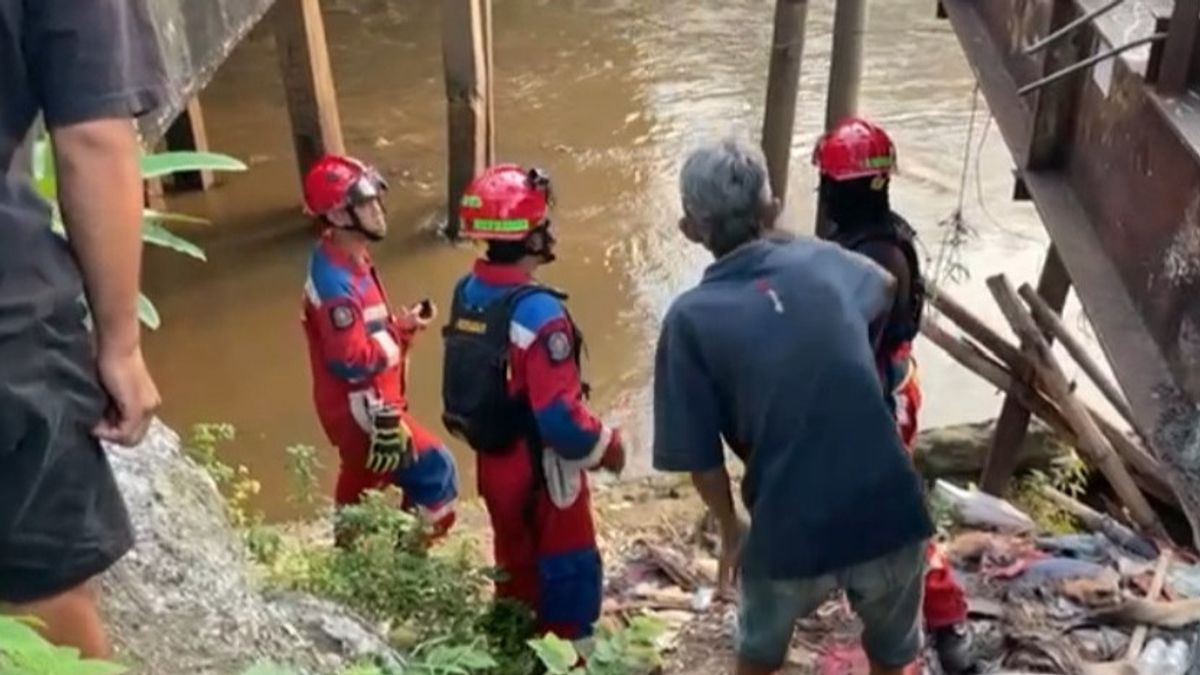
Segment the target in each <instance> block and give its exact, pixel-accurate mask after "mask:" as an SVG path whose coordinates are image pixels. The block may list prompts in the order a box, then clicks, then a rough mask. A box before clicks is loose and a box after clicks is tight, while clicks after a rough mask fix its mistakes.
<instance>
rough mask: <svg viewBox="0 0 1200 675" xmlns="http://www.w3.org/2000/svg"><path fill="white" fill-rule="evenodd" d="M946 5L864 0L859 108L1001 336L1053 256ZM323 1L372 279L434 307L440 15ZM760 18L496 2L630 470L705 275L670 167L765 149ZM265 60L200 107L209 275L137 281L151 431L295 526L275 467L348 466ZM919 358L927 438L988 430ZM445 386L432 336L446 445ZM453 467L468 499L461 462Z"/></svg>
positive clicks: (560, 276)
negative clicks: (330, 402) (387, 184)
mask: <svg viewBox="0 0 1200 675" xmlns="http://www.w3.org/2000/svg"><path fill="white" fill-rule="evenodd" d="M934 4H935V3H933V2H932V1H931V0H888V1H887V2H875V3H871V9H870V15H869V26H868V31H867V35H866V41H867V42H866V45H867V46H866V56H865V74H864V78H863V86H862V94H861V106H862V112H863V113H864V114H866V115H869V116H871V117H873V118H875V119H876V120H878V121H880V122H882V123H883V124H884V125H886V126H887V128H888V129H889V130H890V131H891V133H892V134H893V136H894V137H895V140H896V142H897V144H898V146H899V152H900V165H901V174H900V176H899V177H898V179H897V180H896V182H895V183H894V195H895V197H894V201H895V205H896V207H897V209H898V210H899V211H901V212H902V213H904V214H905V215H906V216H907V217H908V218H909V219H910V220H911V221H912V222H913V223H914V224H915V225H916V226H917V228H918V229H919V231H920V233H921V235H922V238H923V241H924V246H925V248H926V249H927V250H926V252H927V254H928V255H929V256H930V262H929V267H930V273H931V274H935V275H937V276H939V278H944V277H945V274H946V271H947V270H948V269H949V267H950V266H949V265H947V260H949V259H950V258H951V257H956V258H957V259H958V261H959V262H961V263H962V264H963V265H965V266H966V267H968V268H969V269H970V272H971V274H970V277H969V279H966V280H964V281H961V282H958V283H957V286H956V287H955V291H956V293H957V294H958V295H959V297H961V298H963V299H965V300H967V301H968V302H969V304H975V305H978V308H979V311H980V313H981V314H982V315H984V316H985V317H987V318H989V319H992V320H993V322H994V323H995V324H996V325H1002V323H1001V321H1000V314H999V312H998V310H995V309H994V308H993V307H992V303H991V302H990V299H989V296H988V294H987V291H986V289H985V287H984V285H983V281H984V279H985V278H986V277H987V276H989V275H991V274H994V273H997V272H1006V273H1008V274H1010V275H1011V277H1012V278H1014V280H1021V281H1024V280H1032V279H1034V278H1035V277H1036V273H1037V270H1038V268H1039V265H1040V263H1041V259H1042V257H1043V255H1044V246H1045V241H1046V238H1045V235H1044V233H1043V231H1042V229H1041V226H1040V223H1039V221H1038V219H1037V215H1036V212H1035V211H1034V209H1033V208H1032V207H1031V206H1029V205H1027V204H1020V203H1014V202H1012V201H1011V192H1012V176H1011V161H1010V158H1009V155H1008V152H1007V150H1006V149H1005V148H1004V146H1003V143H1002V141H1001V139H1000V135H999V133H998V132H997V131H996V130H995V129H994V128H993V126H992V125H990V124H988V123H987V111H986V107H985V105H984V103H983V100H982V97H979V98H978V99H976V98H975V96H974V95H973V93H974V79H973V77H972V73H971V71H970V69H969V67H968V65H967V64H966V62H965V60H964V59H963V57H962V55H961V53H960V51H959V48H958V44H957V42H956V40H955V38H954V36H953V33H952V32H951V30H950V27H949V25H948V24H947V23H945V22H942V21H939V20H937V19H936V18H935V17H934ZM323 5H324V8H325V16H326V22H327V23H326V28H327V31H328V36H329V40H330V45H331V57H332V62H333V70H334V74H335V78H336V83H337V92H338V98H339V101H340V103H341V114H342V121H343V124H344V127H345V137H346V144H347V146H348V149H349V151H350V152H351V153H353V154H356V155H359V156H362V157H365V158H366V159H368V160H369V161H371V162H373V163H375V164H377V165H378V166H379V167H381V168H382V169H383V170H384V172H385V173H386V174H387V176H388V177H389V179H390V181H391V185H392V190H391V192H390V194H389V216H390V220H391V226H392V234H391V235H390V236H389V238H388V239H387V241H386V242H384V243H382V244H380V245H379V246H378V248H377V249H376V252H375V260H376V264H377V266H378V267H379V270H380V273H381V275H382V278H383V280H384V283H385V284H387V286H388V287H389V291H390V294H391V296H392V298H393V300H394V301H396V302H402V301H404V302H407V301H412V300H416V299H419V298H422V297H426V296H428V297H431V298H433V299H435V300H436V301H437V302H438V303H439V304H440V305H442V306H443V307H444V306H445V304H446V303H447V301H448V295H449V293H450V289H451V287H452V286H453V284H454V281H455V280H456V279H457V278H458V277H459V276H460V275H462V274H463V273H464V271H465V270H466V269H467V268H468V266H469V264H470V261H471V259H472V258H473V256H474V255H475V252H474V250H473V249H472V248H471V247H469V246H461V247H454V246H450V245H448V244H446V243H445V242H443V241H440V240H439V239H437V238H436V237H435V236H433V235H432V234H430V231H431V230H432V227H433V225H434V224H436V222H437V221H438V219H439V218H440V213H441V209H442V206H443V200H444V197H443V195H444V187H443V185H444V183H443V181H444V174H445V151H444V148H445V145H446V143H445V114H444V113H445V103H444V88H443V83H442V70H441V46H440V42H439V40H440V15H439V9H438V8H439V5H440V3H433V2H420V1H418V0H334V1H326V2H324V3H323ZM772 6H773V3H772V2H768V1H767V0H719V1H718V0H657V1H656V2H645V1H642V2H637V1H635V0H495V4H494V16H495V18H494V20H495V36H494V44H495V46H494V49H495V65H496V82H495V94H496V102H495V108H496V118H497V119H496V128H497V133H496V145H497V155H498V158H499V159H502V160H508V161H517V162H521V163H525V164H540V165H542V166H544V167H546V168H547V169H549V171H550V172H551V174H552V176H553V178H554V181H555V191H556V194H557V197H558V207H557V216H556V218H557V219H556V222H557V223H558V226H559V236H560V239H561V240H562V242H561V245H560V248H561V251H560V261H559V262H557V263H556V264H554V265H552V266H550V267H549V268H547V269H546V270H545V274H544V276H543V278H544V280H545V281H548V282H550V283H552V284H555V285H558V286H560V287H562V288H563V289H564V290H566V291H567V292H569V293H570V294H571V308H572V311H573V313H574V314H575V316H576V318H577V320H578V321H579V322H580V324H581V325H582V326H583V329H584V331H585V333H586V334H587V337H588V340H589V354H588V355H589V357H590V360H589V362H588V364H587V367H586V368H587V370H586V374H587V377H588V379H589V380H590V381H591V383H592V384H593V386H594V392H595V393H594V403H595V406H596V408H597V409H598V410H599V411H600V412H601V413H602V414H603V415H604V416H605V417H606V418H607V419H609V420H611V421H616V422H619V423H621V424H622V425H623V426H624V427H625V429H626V430H627V434H628V436H629V439H630V441H631V446H632V448H633V452H634V455H635V457H634V459H633V462H632V468H633V470H635V471H648V470H649V443H650V434H649V422H650V415H651V410H650V402H649V394H648V390H649V385H650V380H651V375H652V373H651V361H652V352H653V346H654V340H655V336H656V327H657V322H658V320H659V318H660V317H661V316H662V314H663V312H664V311H665V310H666V307H667V305H668V303H669V302H670V299H671V298H672V297H673V296H674V295H675V294H677V293H678V292H679V291H680V290H682V289H683V288H686V287H687V286H688V285H690V284H691V283H693V282H694V281H695V280H697V279H698V278H699V275H700V273H701V271H702V270H703V267H704V265H705V264H706V263H707V259H706V257H705V255H704V254H703V253H702V252H701V251H699V250H697V249H696V248H695V247H693V246H690V245H688V244H687V243H686V242H685V241H684V240H683V239H682V238H681V237H680V236H679V235H678V233H677V231H676V228H675V223H676V220H677V218H678V215H679V207H678V195H677V186H676V181H677V171H678V166H679V162H680V161H681V158H682V156H683V155H684V154H685V153H686V152H687V150H688V149H689V148H690V147H692V146H693V145H694V144H696V143H698V142H700V141H702V140H705V139H710V138H715V137H719V136H721V135H726V134H737V135H741V136H743V137H746V138H751V139H753V138H757V136H758V130H759V127H760V124H761V116H762V107H763V100H764V98H765V91H766V72H767V55H768V45H769V42H770V37H771V35H770V34H771V16H772ZM832 6H833V2H832V0H829V1H826V2H814V3H812V8H811V11H810V18H809V29H808V44H807V48H806V53H805V55H804V74H803V78H802V79H803V81H802V90H801V95H800V100H799V102H798V111H797V122H796V132H795V137H794V146H793V151H794V154H793V160H792V177H791V184H790V188H789V206H788V209H787V213H786V217H787V223H788V226H789V227H791V228H793V229H796V230H801V231H804V230H809V229H811V222H812V207H813V191H814V188H815V185H816V180H815V176H814V175H813V173H812V171H811V170H810V168H809V166H808V158H809V153H810V148H811V146H812V143H813V141H814V140H815V139H816V136H817V134H818V133H819V130H820V125H821V124H822V120H823V119H824V89H825V86H826V74H827V70H828V56H829V46H830V24H831V18H832ZM276 63H277V62H276V58H275V54H274V51H273V44H272V40H271V36H270V33H269V31H264V30H262V29H259V30H257V31H256V32H255V33H253V34H252V35H251V37H250V38H249V39H248V40H247V41H246V42H245V43H244V44H242V45H241V46H240V47H239V48H238V49H237V51H236V52H235V53H234V54H233V56H232V58H231V59H230V60H229V61H228V62H227V63H226V64H225V65H224V66H223V67H222V69H221V70H220V72H219V73H218V75H217V77H216V79H215V81H214V82H213V84H212V85H211V86H210V87H209V88H208V89H207V90H206V91H205V93H204V96H203V103H204V106H205V111H206V113H207V123H208V130H209V137H210V143H211V145H212V147H213V149H215V150H219V151H223V152H227V153H230V154H233V155H235V156H238V157H240V158H242V159H244V160H245V161H246V162H247V163H248V164H249V165H250V171H249V172H247V173H244V174H238V175H233V176H226V177H223V178H222V180H221V183H220V185H219V187H218V188H217V189H215V190H213V191H211V192H208V193H204V194H187V195H181V196H178V197H175V198H172V200H171V207H172V208H173V209H174V210H178V211H183V212H187V213H194V214H199V215H204V216H206V217H208V218H210V219H211V220H212V221H213V223H214V224H213V225H211V226H206V227H198V228H190V229H189V228H185V229H184V230H182V233H184V234H186V235H187V236H189V237H190V238H192V239H193V240H194V241H196V242H198V243H199V244H201V245H202V246H203V247H204V248H205V250H206V251H207V254H208V258H209V260H208V262H207V263H199V262H194V261H191V260H187V259H183V258H182V257H180V256H178V255H174V254H168V253H164V252H161V251H154V252H151V254H150V255H149V256H148V260H147V266H146V273H145V285H146V290H147V292H148V293H149V295H150V296H151V297H152V298H153V299H154V301H155V302H156V303H157V305H158V307H159V310H160V312H161V314H162V317H163V326H162V328H161V329H160V330H159V331H157V332H155V333H153V334H151V335H149V336H148V338H147V346H146V348H147V352H148V356H149V359H150V362H151V366H152V368H153V370H154V373H155V377H156V379H157V381H158V383H159V385H160V388H161V389H162V391H163V394H164V397H165V400H166V405H165V411H164V416H165V419H166V420H167V421H168V423H170V424H171V425H173V426H174V427H175V428H177V429H179V430H181V432H186V429H187V428H188V427H189V426H190V425H192V424H195V423H199V422H229V423H232V424H234V425H235V426H236V427H237V430H238V440H237V442H236V443H234V444H231V445H229V446H228V447H227V448H225V449H224V451H223V452H224V454H223V456H224V458H225V459H226V460H227V461H231V462H236V463H242V464H245V465H246V466H247V467H249V468H250V470H251V471H252V472H253V473H254V474H255V475H256V476H257V477H258V478H259V479H260V480H261V481H262V483H263V486H264V489H263V493H262V495H261V496H260V499H259V502H260V505H261V507H262V508H263V509H264V510H265V511H266V513H267V514H268V516H269V517H272V518H280V517H287V516H290V515H294V514H295V513H296V512H295V510H294V508H293V507H292V506H290V505H289V503H288V501H287V499H286V497H287V494H288V492H289V482H288V476H287V472H286V468H285V467H286V454H285V452H284V449H285V448H286V447H287V446H289V445H293V444H307V445H312V446H315V447H317V448H319V450H320V453H321V457H322V459H323V460H324V464H325V468H324V470H323V472H322V485H323V489H327V490H329V489H331V485H332V479H333V471H334V468H335V466H336V455H335V453H334V451H333V450H332V448H330V447H329V445H328V443H327V442H326V440H325V439H324V437H323V436H322V434H321V431H320V429H319V426H318V424H317V422H316V418H315V416H314V413H313V410H312V403H311V399H310V379H309V372H308V361H307V356H306V352H305V345H304V338H303V334H302V332H301V328H300V323H299V321H300V307H301V305H300V302H301V288H302V284H303V282H304V278H305V273H306V268H305V264H306V259H307V256H308V254H309V250H310V247H311V242H312V232H311V230H310V229H309V226H308V224H307V223H306V221H305V219H304V217H303V216H302V215H301V213H300V209H299V194H298V181H297V173H296V168H295V163H294V159H293V156H292V149H291V141H290V136H289V135H288V122H287V115H286V110H285V107H284V100H283V92H282V89H281V86H280V83H279V79H278V74H277V65H276ZM972 123H973V124H972ZM968 139H970V143H969V144H968ZM964 153H965V154H964ZM964 170H965V175H964ZM960 206H961V207H962V210H963V213H964V216H965V219H966V221H967V223H968V224H969V225H970V226H971V227H972V228H973V230H974V236H972V237H971V238H969V240H968V241H967V243H966V244H965V245H964V246H963V247H961V248H959V249H958V250H957V252H956V253H955V254H954V256H950V255H948V253H947V249H946V248H945V247H943V246H942V241H943V239H944V236H945V233H946V231H947V229H946V228H944V227H940V226H939V222H941V221H943V220H944V219H946V218H947V216H949V215H950V214H951V213H952V212H954V211H955V209H957V208H959V207H960ZM946 283H947V284H949V283H950V282H949V281H947V282H946ZM1074 314H1075V315H1076V316H1077V314H1078V312H1077V310H1074ZM751 348H752V347H751ZM918 354H919V356H920V358H921V361H922V365H923V381H924V384H925V387H926V392H927V393H926V402H927V403H926V410H925V414H924V423H925V425H927V426H928V425H936V424H943V423H949V422H958V421H966V420H975V419H981V418H984V417H988V416H991V415H994V414H995V412H996V410H997V409H998V406H999V402H1000V399H999V398H998V396H997V395H996V393H995V392H994V391H992V390H991V389H990V388H989V387H987V386H986V385H984V384H982V383H980V382H979V381H978V380H976V379H975V378H974V376H973V375H971V374H969V373H966V372H965V371H962V370H960V369H958V368H957V367H955V366H953V365H952V364H951V363H950V362H949V361H948V359H947V358H946V357H944V356H942V355H941V354H940V353H937V352H936V351H935V350H934V349H933V348H932V347H930V346H929V345H927V344H921V345H919V347H918ZM440 365H441V344H440V337H439V336H438V335H437V333H436V332H435V331H430V332H429V333H428V334H426V335H424V336H422V338H421V339H419V340H418V342H417V346H416V349H415V352H414V354H413V373H412V376H411V381H410V388H411V392H410V399H411V401H412V405H413V409H414V412H415V414H416V415H417V416H418V417H419V418H420V419H422V420H424V421H425V422H426V423H427V424H428V425H430V426H431V427H432V428H434V429H438V430H439V431H440V430H441V426H440V423H439V422H438V417H439V413H440V390H439V387H440V377H441V373H440V369H441V368H440ZM797 376H798V377H802V376H803V374H802V373H798V374H797ZM454 447H455V451H456V455H457V456H458V458H459V466H460V470H461V472H462V475H463V483H464V486H465V489H466V490H467V491H471V490H473V485H474V466H473V460H472V458H471V456H470V454H469V451H466V450H465V449H464V448H462V447H459V446H457V445H455V446H454Z"/></svg>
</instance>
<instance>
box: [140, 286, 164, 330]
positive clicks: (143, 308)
mask: <svg viewBox="0 0 1200 675" xmlns="http://www.w3.org/2000/svg"><path fill="white" fill-rule="evenodd" d="M138 318H139V319H141V320H142V323H144V324H146V327H147V328H149V329H150V330H158V327H159V326H161V325H162V317H160V316H159V315H158V309H157V308H155V307H154V303H153V302H150V298H147V297H146V296H145V295H142V294H139V295H138Z"/></svg>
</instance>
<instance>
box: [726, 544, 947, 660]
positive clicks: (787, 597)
mask: <svg viewBox="0 0 1200 675" xmlns="http://www.w3.org/2000/svg"><path fill="white" fill-rule="evenodd" d="M924 576H925V541H924V540H922V541H920V542H917V543H915V544H911V545H908V546H905V547H904V548H902V549H899V550H897V551H894V552H892V553H889V554H887V555H885V556H883V557H880V558H876V559H874V560H871V561H868V562H865V563H862V564H859V565H855V566H853V567H848V568H845V569H842V570H839V571H837V572H832V573H830V574H826V575H823V576H819V577H813V578H809V579H791V580H772V579H746V578H743V579H742V587H741V611H740V615H739V617H738V626H739V631H738V656H739V657H740V658H741V659H743V660H745V661H748V662H750V663H752V664H754V665H755V666H759V667H762V668H779V667H780V666H782V665H783V662H784V659H785V658H786V657H787V652H788V645H789V644H790V643H791V640H792V632H793V629H794V628H795V624H796V620H797V619H800V618H803V617H805V616H807V615H809V614H811V613H812V612H814V611H816V609H817V608H818V607H819V606H820V605H821V603H823V602H824V601H825V600H826V599H828V598H829V595H830V594H831V593H833V591H835V590H838V589H843V590H845V591H846V597H847V598H848V599H849V601H850V606H851V607H852V608H853V609H854V612H855V613H856V614H858V617H859V619H861V620H862V623H863V636H862V643H863V650H864V651H865V652H866V654H867V658H868V659H870V660H871V662H872V663H875V664H877V665H879V666H882V667H885V668H900V667H903V666H905V665H908V664H909V663H911V662H912V661H913V660H914V659H916V658H917V656H918V654H919V653H920V651H921V593H922V589H923V583H922V582H923V579H924Z"/></svg>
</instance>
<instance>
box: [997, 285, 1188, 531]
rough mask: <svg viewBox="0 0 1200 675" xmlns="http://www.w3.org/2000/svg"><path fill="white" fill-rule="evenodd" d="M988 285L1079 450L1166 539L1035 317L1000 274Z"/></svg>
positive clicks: (1139, 519) (1136, 516)
mask: <svg viewBox="0 0 1200 675" xmlns="http://www.w3.org/2000/svg"><path fill="white" fill-rule="evenodd" d="M987 284H988V288H989V289H990V290H991V292H992V295H993V296H994V297H995V298H996V302H998V303H999V304H1000V310H1001V311H1002V312H1003V313H1004V316H1005V318H1007V319H1008V322H1009V323H1010V324H1011V325H1012V327H1013V330H1014V331H1016V333H1017V335H1019V336H1020V337H1021V339H1022V340H1024V341H1025V342H1026V343H1027V344H1028V345H1029V346H1030V348H1031V351H1032V357H1033V361H1034V367H1035V368H1036V369H1037V375H1038V380H1039V381H1040V382H1041V383H1042V384H1043V385H1044V386H1045V387H1046V389H1047V392H1048V393H1049V394H1050V398H1051V399H1052V400H1054V401H1055V402H1056V403H1057V404H1058V406H1059V409H1060V410H1061V411H1062V413H1063V416H1065V417H1066V418H1067V421H1068V422H1070V423H1071V427H1072V428H1073V429H1075V433H1076V435H1077V436H1078V438H1079V441H1080V443H1079V449H1080V450H1082V451H1083V452H1084V453H1085V454H1086V455H1088V457H1089V459H1091V460H1092V462H1094V463H1095V464H1096V466H1097V468H1099V469H1100V471H1101V472H1102V473H1103V474H1104V477H1105V478H1107V479H1108V482H1109V484H1110V485H1112V487H1113V490H1115V491H1116V493H1117V496H1118V497H1120V499H1121V502H1122V503H1123V504H1124V505H1125V507H1126V508H1128V509H1129V512H1130V515H1131V516H1132V517H1133V520H1134V522H1136V523H1137V524H1138V525H1139V526H1141V527H1142V528H1144V529H1145V530H1146V531H1147V532H1149V533H1150V534H1152V535H1155V536H1162V537H1164V538H1166V531H1165V530H1164V529H1163V526H1162V523H1161V522H1160V521H1159V519H1158V515H1157V514H1156V513H1155V512H1154V509H1153V508H1151V507H1150V503H1149V502H1148V501H1146V497H1145V495H1143V494H1142V492H1141V490H1139V489H1138V486H1137V484H1136V483H1135V482H1134V480H1133V477H1132V476H1131V475H1130V474H1129V471H1128V469H1127V468H1126V467H1125V463H1124V462H1123V461H1122V460H1121V457H1120V456H1119V455H1117V453H1116V451H1114V450H1113V448H1112V445H1110V444H1109V442H1108V439H1107V438H1105V436H1104V434H1103V432H1101V431H1100V428H1099V427H1098V426H1097V425H1096V422H1095V421H1094V420H1093V419H1092V416H1091V414H1090V412H1089V411H1088V410H1087V408H1086V407H1084V405H1083V404H1082V403H1080V401H1079V399H1077V398H1076V397H1075V394H1074V392H1072V391H1071V384H1070V382H1069V381H1068V380H1067V377H1066V375H1064V374H1063V372H1062V369H1061V368H1060V367H1059V365H1058V361H1057V360H1056V359H1055V358H1054V354H1053V353H1052V352H1051V351H1050V345H1049V344H1048V343H1047V342H1046V339H1045V338H1044V337H1042V334H1041V332H1040V331H1039V330H1038V327H1037V324H1036V323H1034V321H1033V317H1031V316H1030V315H1029V313H1028V312H1027V311H1026V310H1025V306H1024V305H1023V304H1022V303H1021V300H1020V299H1019V297H1018V296H1017V293H1016V291H1014V290H1013V288H1012V285H1011V284H1009V283H1008V279H1007V278H1006V277H1005V276H1004V275H1003V274H1000V275H997V276H994V277H991V278H990V279H988V281H987Z"/></svg>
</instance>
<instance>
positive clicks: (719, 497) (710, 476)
mask: <svg viewBox="0 0 1200 675" xmlns="http://www.w3.org/2000/svg"><path fill="white" fill-rule="evenodd" d="M692 484H693V485H695V486H696V491H697V492H699V493H700V499H702V500H704V505H705V506H707V507H708V509H709V511H712V514H713V516H714V517H715V518H716V519H717V524H718V525H720V527H721V531H722V532H725V531H728V530H735V529H737V526H738V517H737V511H736V510H735V509H734V506H733V490H732V489H731V488H730V485H729V472H728V471H726V470H725V467H724V466H721V467H718V468H716V469H713V470H711V471H704V472H696V473H692Z"/></svg>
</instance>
